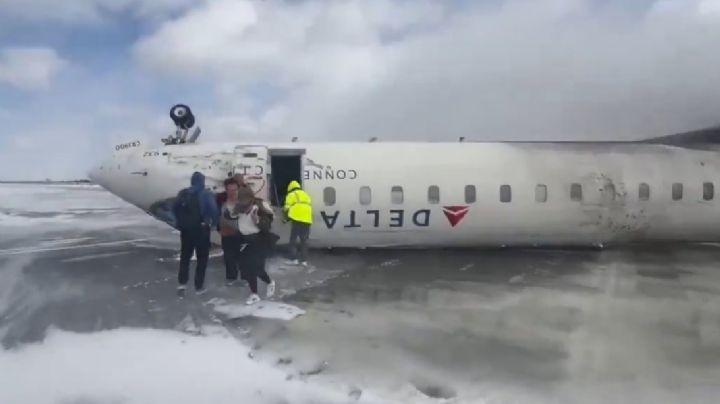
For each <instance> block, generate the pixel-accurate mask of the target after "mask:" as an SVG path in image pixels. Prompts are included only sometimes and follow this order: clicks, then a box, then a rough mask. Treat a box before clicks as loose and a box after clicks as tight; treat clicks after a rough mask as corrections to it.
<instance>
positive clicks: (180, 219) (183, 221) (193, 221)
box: [175, 189, 203, 229]
mask: <svg viewBox="0 0 720 404" xmlns="http://www.w3.org/2000/svg"><path fill="white" fill-rule="evenodd" d="M175 206H176V207H175V220H176V223H177V227H178V229H189V228H196V227H200V225H201V224H202V222H203V217H202V214H201V213H200V195H198V193H197V192H194V191H192V190H190V189H185V190H182V191H180V193H179V194H178V196H177V202H176V205H175Z"/></svg>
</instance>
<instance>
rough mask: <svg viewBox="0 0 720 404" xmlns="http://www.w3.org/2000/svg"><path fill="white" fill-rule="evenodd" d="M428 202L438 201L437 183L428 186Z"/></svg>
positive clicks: (438, 189) (438, 190)
mask: <svg viewBox="0 0 720 404" xmlns="http://www.w3.org/2000/svg"><path fill="white" fill-rule="evenodd" d="M428 202H430V203H433V204H434V203H440V188H439V187H438V186H437V185H431V186H430V187H428Z"/></svg>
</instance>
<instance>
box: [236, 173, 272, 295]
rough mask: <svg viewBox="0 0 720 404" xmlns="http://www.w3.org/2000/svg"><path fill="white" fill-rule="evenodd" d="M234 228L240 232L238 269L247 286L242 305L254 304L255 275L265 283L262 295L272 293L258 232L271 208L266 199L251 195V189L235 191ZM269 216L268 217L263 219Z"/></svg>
mask: <svg viewBox="0 0 720 404" xmlns="http://www.w3.org/2000/svg"><path fill="white" fill-rule="evenodd" d="M237 211H238V212H239V215H238V220H237V223H238V230H239V231H240V233H241V234H242V237H243V242H244V245H245V247H244V248H243V250H242V256H241V260H240V272H241V274H242V278H243V279H244V280H246V281H247V283H248V286H249V287H250V297H248V299H247V301H246V302H245V303H246V304H249V305H250V304H255V303H257V302H259V301H260V296H258V282H257V280H258V278H260V279H261V280H262V281H263V282H265V283H266V284H267V289H266V292H265V293H266V295H265V296H266V297H267V298H270V297H272V296H273V295H274V294H275V281H273V280H272V279H270V276H269V275H268V273H267V271H266V270H265V261H266V258H267V246H266V245H265V241H264V239H263V236H262V234H261V227H264V225H263V224H262V223H263V222H267V221H268V220H269V222H272V215H273V213H272V208H271V207H270V206H269V205H268V204H267V202H265V201H263V200H260V199H257V198H255V195H254V194H253V192H252V190H251V189H250V188H247V187H242V188H240V189H239V190H238V201H237ZM268 216H270V218H269V219H266V220H264V219H263V217H264V218H267V217H268Z"/></svg>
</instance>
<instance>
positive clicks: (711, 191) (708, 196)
mask: <svg viewBox="0 0 720 404" xmlns="http://www.w3.org/2000/svg"><path fill="white" fill-rule="evenodd" d="M714 197H715V185H713V183H712V182H705V183H703V199H704V200H706V201H711V200H712V199H713V198H714Z"/></svg>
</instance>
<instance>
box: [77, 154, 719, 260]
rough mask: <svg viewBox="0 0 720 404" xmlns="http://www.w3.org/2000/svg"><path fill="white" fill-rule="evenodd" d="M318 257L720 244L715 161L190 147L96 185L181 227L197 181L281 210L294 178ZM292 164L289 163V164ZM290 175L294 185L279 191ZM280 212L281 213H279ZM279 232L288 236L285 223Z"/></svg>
mask: <svg viewBox="0 0 720 404" xmlns="http://www.w3.org/2000/svg"><path fill="white" fill-rule="evenodd" d="M293 156H296V157H297V159H298V160H297V161H298V165H297V168H296V169H295V170H297V172H296V173H295V175H296V176H297V177H298V178H293V179H299V180H300V181H301V182H302V184H303V187H304V188H305V190H306V191H307V192H308V193H309V194H310V196H311V197H312V199H313V205H314V224H313V227H312V232H311V244H312V245H313V246H319V247H454V246H462V247H474V246H593V245H596V246H597V245H608V244H622V243H631V242H648V241H718V240H719V239H720V232H718V229H719V228H720V204H718V202H717V201H716V199H717V198H716V195H715V184H714V182H715V179H718V178H720V160H719V159H718V153H717V152H716V151H714V150H708V149H703V148H695V149H691V148H685V147H677V146H667V145H662V144H647V143H634V142H627V143H623V142H618V143H612V142H607V143H605V142H603V143H590V142H588V143H573V142H538V143H532V142H529V143H523V142H510V143H508V142H488V143H309V144H299V143H286V144H255V145H248V144H244V145H241V144H233V143H208V144H179V145H168V146H162V147H156V148H146V147H144V146H143V145H140V144H139V143H138V144H137V145H136V146H132V147H126V148H122V149H118V150H116V151H115V154H114V155H113V157H112V158H111V159H110V160H108V161H107V162H105V163H103V165H102V166H100V167H98V168H96V169H94V170H93V172H92V174H91V178H92V179H93V180H94V181H96V182H97V183H99V184H100V185H102V186H103V187H104V188H106V189H107V190H109V191H110V192H112V193H114V194H115V195H118V196H119V197H121V198H123V199H125V200H126V201H128V202H130V203H132V204H134V205H136V206H138V207H139V208H141V209H143V210H145V211H147V212H149V213H151V214H152V215H153V216H155V217H156V218H158V219H160V220H164V221H166V222H168V223H170V224H172V223H173V218H172V215H170V214H169V206H170V203H171V201H172V198H174V197H175V195H176V194H177V192H178V190H180V189H181V188H184V187H186V186H188V184H189V178H190V176H191V174H192V173H193V172H194V171H200V172H202V173H203V174H205V176H206V177H207V185H208V187H209V188H211V189H212V190H213V191H215V192H220V191H222V181H223V180H224V179H225V178H227V177H228V176H229V175H232V174H234V173H243V174H244V175H245V176H246V179H247V180H248V182H249V183H250V184H251V185H252V186H253V187H254V188H255V190H256V193H257V194H258V195H259V196H261V197H263V198H267V199H269V200H272V201H273V202H274V205H275V206H278V205H280V203H278V202H281V200H282V195H283V193H284V192H283V191H284V188H283V187H284V186H285V185H286V183H287V177H288V172H289V171H292V170H293V169H288V168H287V167H284V166H280V165H278V164H280V163H282V164H285V163H284V162H285V161H286V160H287V161H290V160H291V159H292V157H293ZM283 159H284V160H283ZM281 172H282V175H283V177H282V178H279V176H280V175H281V174H280V173H281ZM278 213H279V214H280V213H281V209H280V208H279V206H278ZM276 231H277V232H278V233H280V234H281V235H283V236H284V235H285V234H286V232H287V229H286V226H285V225H283V224H282V223H281V222H280V221H276Z"/></svg>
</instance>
